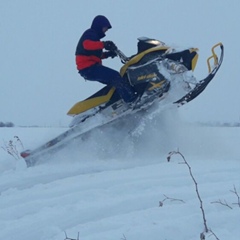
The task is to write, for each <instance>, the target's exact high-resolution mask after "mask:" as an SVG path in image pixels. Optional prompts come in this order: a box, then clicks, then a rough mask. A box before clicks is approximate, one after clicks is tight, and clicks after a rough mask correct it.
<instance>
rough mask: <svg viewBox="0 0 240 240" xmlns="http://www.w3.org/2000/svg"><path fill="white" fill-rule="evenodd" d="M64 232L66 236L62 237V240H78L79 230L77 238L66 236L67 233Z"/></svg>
mask: <svg viewBox="0 0 240 240" xmlns="http://www.w3.org/2000/svg"><path fill="white" fill-rule="evenodd" d="M64 233H65V236H66V238H65V239H64V240H79V232H78V236H77V238H76V239H75V238H69V237H68V236H67V233H66V232H65V231H64Z"/></svg>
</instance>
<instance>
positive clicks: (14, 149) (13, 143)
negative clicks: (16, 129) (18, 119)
mask: <svg viewBox="0 0 240 240" xmlns="http://www.w3.org/2000/svg"><path fill="white" fill-rule="evenodd" d="M14 139H15V140H9V141H8V142H5V141H3V144H4V146H1V148H2V149H3V150H4V151H6V152H7V153H8V154H10V155H11V156H12V157H13V158H14V159H15V160H18V159H21V157H20V154H19V151H18V149H19V147H20V148H21V150H23V149H24V147H23V144H22V141H21V140H20V138H19V137H18V136H14Z"/></svg>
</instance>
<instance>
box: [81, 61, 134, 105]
mask: <svg viewBox="0 0 240 240" xmlns="http://www.w3.org/2000/svg"><path fill="white" fill-rule="evenodd" d="M79 74H80V75H81V76H82V77H83V78H85V79H86V80H90V81H98V82H100V83H103V84H106V85H108V86H112V87H115V89H116V91H117V93H118V94H119V95H120V97H121V98H122V99H123V100H124V102H132V101H134V100H135V99H136V97H137V94H136V93H135V90H134V88H133V87H132V86H131V85H130V84H129V82H128V80H127V79H126V78H122V77H121V75H120V74H119V72H117V71H115V70H113V69H111V68H108V67H105V66H103V65H101V64H95V65H93V66H91V67H88V68H85V69H83V70H79Z"/></svg>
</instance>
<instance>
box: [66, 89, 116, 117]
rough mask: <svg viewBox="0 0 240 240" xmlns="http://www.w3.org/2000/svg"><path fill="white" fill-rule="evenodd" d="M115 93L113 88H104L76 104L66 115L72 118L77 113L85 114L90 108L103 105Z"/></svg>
mask: <svg viewBox="0 0 240 240" xmlns="http://www.w3.org/2000/svg"><path fill="white" fill-rule="evenodd" d="M115 92H116V91H115V88H114V87H109V86H105V87H103V88H102V89H100V90H99V91H98V92H96V93H95V94H93V95H92V96H90V97H89V98H87V99H85V100H83V101H80V102H77V103H76V104H75V105H74V106H73V107H72V108H71V109H70V110H69V111H68V113H67V115H70V116H74V115H77V114H79V113H82V112H85V111H87V110H89V109H91V108H94V107H97V106H100V105H102V104H105V103H107V102H108V101H109V100H110V99H111V98H112V97H113V95H115V94H114V93H115Z"/></svg>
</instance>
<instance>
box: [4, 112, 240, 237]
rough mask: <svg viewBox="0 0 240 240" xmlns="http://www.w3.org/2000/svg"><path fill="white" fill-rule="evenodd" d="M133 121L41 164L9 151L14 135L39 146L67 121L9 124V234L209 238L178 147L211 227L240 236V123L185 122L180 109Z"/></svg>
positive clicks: (6, 182) (93, 136) (6, 223)
mask: <svg viewBox="0 0 240 240" xmlns="http://www.w3.org/2000/svg"><path fill="white" fill-rule="evenodd" d="M133 122H134V121H133V120H132V121H131V124H130V123H129V124H128V123H126V122H125V123H121V125H117V126H114V125H113V126H110V127H108V128H104V129H102V130H98V131H95V132H93V133H91V134H89V135H88V136H86V137H85V138H84V139H83V140H79V141H77V142H74V143H73V144H72V145H71V146H69V147H68V148H65V149H63V150H62V151H61V152H59V153H57V154H55V155H54V156H51V157H48V158H47V157H45V158H44V159H43V160H42V162H41V163H39V164H38V165H37V166H35V167H31V168H26V165H25V162H24V160H23V159H18V160H16V159H14V158H13V157H12V156H11V155H9V154H7V152H6V151H4V149H3V148H4V147H5V146H6V145H7V143H8V141H9V140H11V139H12V140H14V136H18V137H19V139H20V140H21V142H22V144H23V145H24V147H27V148H28V147H29V148H34V147H36V146H38V145H39V144H41V143H44V142H45V141H47V140H49V139H51V138H53V137H55V136H56V135H58V134H60V133H62V132H63V131H65V130H66V129H64V128H21V127H16V128H0V136H1V141H2V142H0V146H1V147H3V148H1V150H0V173H1V174H0V212H1V214H0V229H1V230H0V239H17V240H33V239H34V240H50V239H51V240H64V239H65V238H66V235H65V233H66V234H67V237H68V238H72V239H77V236H78V233H79V239H84V240H99V239H104V240H108V239H109V240H110V239H111V240H112V239H127V240H130V239H138V240H146V239H151V240H155V239H156V240H158V239H166V240H175V239H178V240H179V239H180V240H186V239H188V240H193V239H200V233H201V232H203V231H204V224H203V216H202V212H201V209H200V201H199V199H198V198H197V194H196V190H195V184H194V182H193V180H192V178H191V176H190V173H189V169H188V167H187V165H186V164H183V159H182V158H181V156H180V155H179V154H175V155H173V156H172V157H171V160H170V162H168V161H167V156H168V153H169V152H170V151H177V150H179V151H180V153H182V154H183V156H184V157H185V159H186V161H187V162H188V164H189V165H190V166H191V171H192V174H193V176H194V178H195V179H196V181H197V186H198V190H199V194H200V196H201V199H202V201H203V208H204V212H205V215H206V221H207V222H206V223H207V226H208V228H209V229H211V230H212V231H213V232H214V233H215V234H216V236H217V237H218V238H219V239H228V240H236V239H240V229H239V219H240V207H239V205H238V204H237V203H239V199H238V197H237V194H238V195H240V177H239V173H240V157H239V139H240V138H239V137H240V128H236V127H208V126H203V125H200V124H199V125H197V124H192V123H189V122H185V121H184V120H182V119H181V118H180V116H179V112H178V110H174V109H172V110H166V111H164V112H162V113H156V114H154V115H146V116H145V117H144V118H143V119H142V120H140V121H139V119H138V122H137V124H138V125H137V127H135V128H133V125H134V124H133ZM14 144H16V145H17V149H18V150H19V151H20V150H21V145H20V144H19V142H15V140H14ZM234 188H235V189H236V193H237V194H236V193H233V191H234ZM220 201H221V203H227V204H228V206H225V205H223V204H220ZM160 203H162V204H163V205H162V206H159V204H160ZM230 207H231V208H230ZM206 237H207V238H206V239H216V238H215V237H214V236H213V235H211V234H210V233H208V234H206Z"/></svg>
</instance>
